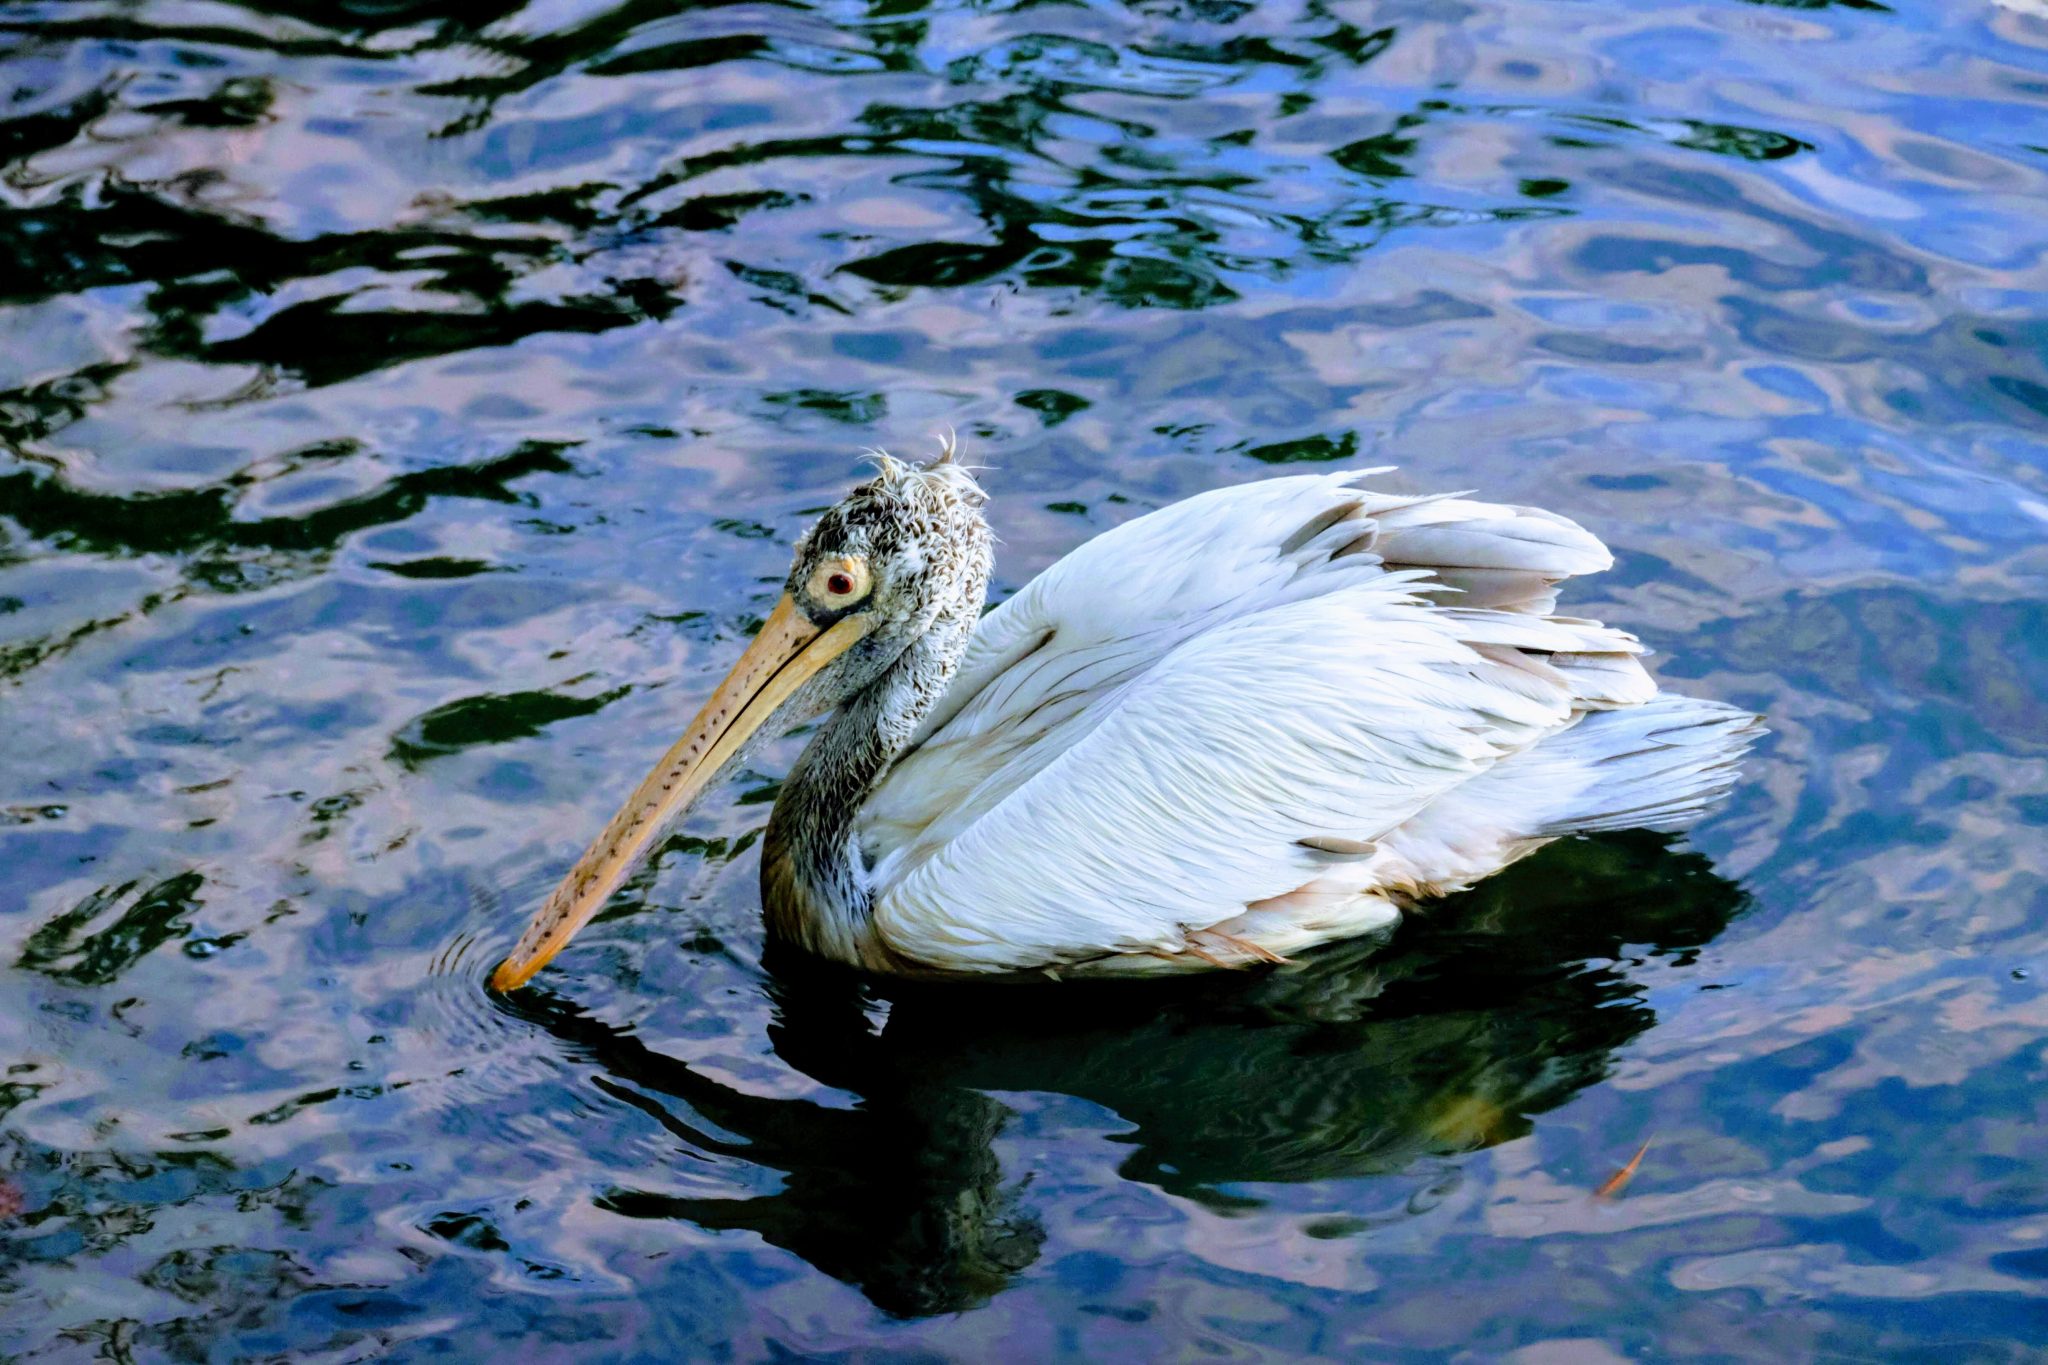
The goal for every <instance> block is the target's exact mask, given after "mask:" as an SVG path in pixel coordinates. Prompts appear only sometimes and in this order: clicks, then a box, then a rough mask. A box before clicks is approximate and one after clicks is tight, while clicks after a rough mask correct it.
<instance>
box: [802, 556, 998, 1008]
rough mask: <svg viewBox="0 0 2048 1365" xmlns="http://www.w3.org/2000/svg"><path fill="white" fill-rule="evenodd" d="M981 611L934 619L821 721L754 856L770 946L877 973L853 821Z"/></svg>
mask: <svg viewBox="0 0 2048 1365" xmlns="http://www.w3.org/2000/svg"><path fill="white" fill-rule="evenodd" d="M980 605H981V594H980V593H979V592H976V593H974V595H973V599H972V600H971V601H968V602H962V603H961V604H959V605H958V606H954V607H948V608H946V609H944V610H942V611H941V612H940V614H939V616H938V618H937V619H936V620H934V621H933V623H932V625H931V628H930V629H928V630H927V631H925V632H924V633H923V634H921V635H919V636H918V637H917V638H916V639H915V640H913V641H912V642H911V644H910V646H909V647H908V648H906V649H905V650H904V651H903V653H902V654H901V655H899V656H898V657H897V659H896V661H895V662H894V663H892V664H890V665H889V667H888V668H887V669H885V670H884V671H883V672H882V674H881V676H880V677H878V678H876V679H875V680H874V681H873V682H872V683H870V684H868V685H867V686H866V687H864V688H862V689H861V690H860V691H859V692H857V693H855V694H854V695H853V697H851V698H850V699H849V700H848V701H847V702H846V703H845V704H844V705H842V706H841V707H840V708H839V710H838V711H837V712H835V713H834V714H833V715H832V716H831V717H830V718H829V719H828V720H826V722H825V723H824V725H823V726H822V727H821V728H820V729H819V731H818V733H817V734H816V735H815V736H814V737H813V738H812V739H811V742H810V743H809V744H808V745H806V746H805V747H804V751H803V753H802V754H801V755H800V756H799V757H798V758H797V761H796V765H795V766H794V767H793V768H791V769H790V773H789V777H788V778H787V779H786V780H785V781H784V782H783V784H782V792H781V794H780V795H779V796H778V797H777V798H776V801H775V810H774V813H773V814H772V815H770V816H769V819H768V834H767V838H766V840H765V842H764V844H763V848H762V855H761V904H762V909H763V911H764V913H765V914H766V916H767V919H768V928H769V932H770V933H772V934H774V935H775V936H776V937H778V938H782V939H786V940H789V941H791V942H794V943H797V944H799V945H801V946H802V947H804V948H807V949H809V950H810V951H812V952H815V953H818V954H821V955H822V956H825V957H829V958H833V959H835V960H837V961H841V962H847V963H852V964H855V965H859V966H869V967H879V966H883V965H885V962H884V959H885V958H886V956H887V953H886V950H885V949H884V948H883V947H882V946H881V945H880V944H879V943H876V942H875V941H874V939H873V935H872V933H871V931H870V926H869V919H868V910H869V901H870V888H869V882H868V867H867V862H866V858H865V856H864V855H863V853H862V851H861V849H860V847H859V844H858V841H857V840H856V838H855V836H854V821H855V819H856V817H857V816H858V815H859V813H860V808H861V807H862V806H863V805H864V804H866V802H867V800H868V798H869V796H871V795H872V794H873V793H874V790H875V788H876V786H877V785H878V784H879V783H880V782H881V780H882V778H883V777H884V776H885V775H886V774H887V773H888V771H889V768H890V765H891V764H893V763H894V762H895V761H896V759H897V757H898V756H899V755H901V754H902V753H903V751H904V749H905V748H906V747H908V746H909V744H910V741H911V738H912V737H913V736H914V735H915V734H916V733H917V727H918V725H919V723H920V722H921V721H923V719H924V718H925V716H926V715H928V714H929V713H930V711H931V709H932V707H933V706H935V705H937V703H938V701H939V699H940V698H941V697H943V696H944V695H945V693H946V687H947V684H948V683H950V682H951V681H952V677H953V673H954V670H955V669H956V668H957V667H958V666H959V663H960V656H961V655H962V653H964V652H965V650H966V648H967V642H968V640H969V639H971V638H972V636H973V634H974V623H975V621H976V620H977V619H978V617H979V615H980Z"/></svg>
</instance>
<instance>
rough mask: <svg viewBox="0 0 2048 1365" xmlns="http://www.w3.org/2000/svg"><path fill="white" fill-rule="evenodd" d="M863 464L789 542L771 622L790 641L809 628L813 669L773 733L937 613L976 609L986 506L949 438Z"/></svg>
mask: <svg viewBox="0 0 2048 1365" xmlns="http://www.w3.org/2000/svg"><path fill="white" fill-rule="evenodd" d="M874 458H875V461H876V465H877V470H876V474H875V477H873V478H872V479H869V480H868V481H867V482H866V483H863V484H861V485H860V486H859V487H857V488H855V489H854V490H853V491H852V492H851V493H849V494H847V495H846V497H845V498H844V499H842V500H841V501H840V502H839V503H838V504H836V505H835V506H833V507H832V508H830V509H828V510H827V511H826V513H825V514H824V515H823V516H821V517H819V518H818V520H817V523H816V524H815V525H813V526H812V527H811V529H810V530H808V531H806V532H804V533H803V535H802V536H801V537H799V538H798V540H797V543H796V554H795V557H794V559H793V561H792V563H791V564H790V569H789V579H788V582H787V583H786V584H785V585H784V593H783V597H782V600H781V602H778V603H777V604H776V611H775V613H773V614H772V615H771V619H773V617H774V616H779V615H784V614H786V615H787V616H788V619H789V620H790V621H791V622H792V623H793V624H794V625H795V627H796V631H797V633H798V634H803V633H804V631H805V630H806V629H807V628H814V629H815V630H816V631H817V632H818V634H817V636H816V637H815V639H813V640H810V641H809V642H807V643H806V644H804V645H803V646H802V650H803V658H802V660H800V661H799V662H800V664H802V665H805V666H808V665H810V661H811V660H812V659H813V658H815V659H816V664H815V669H814V671H812V672H810V673H809V674H808V676H807V678H806V680H805V682H804V683H803V685H802V687H801V688H800V689H799V691H797V692H796V693H794V694H792V695H791V697H790V699H789V701H788V702H787V703H786V704H785V706H784V708H783V711H782V712H781V713H780V714H779V715H778V719H779V720H781V721H782V722H783V723H782V725H781V729H783V730H786V729H788V728H789V726H791V725H795V724H798V723H799V722H801V721H803V720H806V719H808V718H810V717H812V716H816V715H819V714H822V713H823V712H825V711H829V710H831V709H832V708H833V707H835V706H837V705H839V703H841V702H843V701H845V700H846V699H847V698H848V697H850V696H852V695H853V694H854V693H856V692H858V691H860V690H861V689H862V688H863V687H865V686H867V685H868V684H869V683H870V682H872V681H874V679H875V678H876V677H877V676H879V675H880V674H881V673H882V671H883V670H885V669H886V668H888V667H889V665H890V664H892V663H894V662H895V661H896V659H897V658H898V657H900V656H901V655H902V653H903V651H904V650H905V649H907V648H909V647H910V645H911V644H913V643H914V642H915V641H916V640H918V639H919V638H920V637H921V636H923V635H924V634H925V633H926V632H927V631H929V630H930V629H931V628H932V624H933V623H934V622H935V621H936V620H938V619H939V617H940V616H941V615H944V614H948V613H953V614H957V613H958V612H960V611H961V610H962V609H963V608H964V609H965V610H966V612H967V614H968V619H969V620H972V619H973V616H974V614H975V613H976V612H977V611H978V610H979V608H980V606H981V595H982V593H983V591H984V590H985V588H986V586H987V582H988V571H989V566H990V560H991V554H990V536H989V530H988V523H987V522H986V521H984V520H983V519H982V515H981V505H982V503H983V502H984V501H985V500H986V499H985V498H984V495H983V494H982V491H981V488H980V486H979V485H978V484H976V483H975V481H974V476H973V475H972V474H971V473H970V472H968V470H967V469H966V468H965V467H964V466H962V465H960V464H957V463H955V462H954V460H953V445H952V443H951V442H948V443H947V444H946V446H945V447H944V451H943V453H942V454H941V456H940V458H939V459H938V460H936V461H934V462H933V463H931V464H928V465H922V466H920V465H911V464H905V463H903V462H902V461H900V460H895V459H892V458H890V457H889V456H888V455H885V454H882V453H880V452H876V454H875V457H874ZM767 633H768V632H767V631H766V630H765V629H764V630H763V631H762V635H763V636H764V637H765V636H766V635H767ZM751 652H752V651H749V653H751Z"/></svg>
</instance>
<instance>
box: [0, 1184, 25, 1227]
mask: <svg viewBox="0 0 2048 1365" xmlns="http://www.w3.org/2000/svg"><path fill="white" fill-rule="evenodd" d="M27 1207H28V1199H27V1198H26V1197H25V1196H24V1195H23V1194H22V1192H21V1190H20V1188H19V1187H18V1186H16V1185H15V1184H14V1182H13V1181H11V1180H0V1218H12V1217H14V1216H15V1215H16V1214H18V1213H20V1212H22V1211H23V1210H24V1209H26V1208H27Z"/></svg>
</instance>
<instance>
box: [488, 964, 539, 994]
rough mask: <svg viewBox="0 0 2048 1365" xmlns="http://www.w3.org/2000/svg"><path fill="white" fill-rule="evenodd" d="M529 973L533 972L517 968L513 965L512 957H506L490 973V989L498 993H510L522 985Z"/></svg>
mask: <svg viewBox="0 0 2048 1365" xmlns="http://www.w3.org/2000/svg"><path fill="white" fill-rule="evenodd" d="M531 975H533V973H531V972H523V971H521V970H519V968H518V967H517V966H516V965H514V963H513V961H512V959H511V958H509V957H508V958H506V959H505V960H504V961H503V962H500V963H499V964H498V969H497V970H496V971H494V972H492V973H491V989H492V990H493V991H495V992H497V993H498V994H499V995H510V994H511V993H512V992H513V991H516V990H518V989H519V988H520V987H521V986H524V985H525V984H526V980H527V978H528V977H529V976H531Z"/></svg>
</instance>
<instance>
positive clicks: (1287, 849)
mask: <svg viewBox="0 0 2048 1365" xmlns="http://www.w3.org/2000/svg"><path fill="white" fill-rule="evenodd" d="M1380 472H1383V471H1378V470H1374V471H1370V473H1380ZM1362 477H1365V476H1362V475H1356V474H1345V475H1336V476H1309V477H1298V478H1283V479H1273V480H1268V481H1265V482H1261V483H1254V484H1248V485H1244V486H1241V487H1238V488H1229V489H1221V490H1217V491H1215V492H1212V493H1208V494H1204V495H1202V496H1199V497H1196V498H1191V499H1188V500H1187V501H1185V502H1182V503H1177V504H1175V505H1173V506H1170V507H1167V508H1164V509H1162V510H1160V511H1158V512H1154V513H1152V514H1150V515H1148V516H1145V517H1141V518H1138V519H1136V520H1134V521H1132V522H1129V523H1126V524H1125V525H1123V526H1121V527H1118V528H1116V529H1115V530H1113V531H1110V532H1108V533H1106V534H1104V535H1102V536H1100V537H1098V538H1097V539H1095V540H1093V541H1091V542H1089V543H1088V544H1086V545H1084V546H1082V547H1081V548H1080V549H1078V550H1076V551H1075V552H1074V553H1073V554H1071V555H1069V556H1067V557H1066V558H1065V559H1063V560H1061V561H1060V562H1059V563H1057V564H1055V565H1053V566H1052V567H1051V568H1050V569H1048V570H1046V572H1045V573H1043V574H1041V575H1040V576H1039V577H1038V578H1037V579H1035V580H1033V581H1032V582H1031V583H1030V584H1029V585H1027V586H1026V587H1025V588H1024V589H1023V590H1022V591H1020V592H1019V593H1018V594H1017V595H1016V596H1014V597H1013V598H1011V599H1010V600H1009V601H1008V602H1005V603H1004V604H1003V605H1002V606H1000V607H998V608H997V609H996V610H994V611H993V612H991V613H990V614H989V615H988V616H987V617H986V618H985V619H984V621H983V622H982V623H981V626H980V628H979V629H978V631H977V633H976V636H975V640H974V643H973V645H972V646H971V647H970V648H969V650H968V653H967V655H966V657H965V659H964V660H963V662H962V665H961V668H960V671H959V673H958V675H957V676H956V679H955V682H954V684H953V686H952V688H951V689H950V690H949V692H948V694H947V696H946V698H945V699H944V701H943V702H942V703H941V704H940V705H939V707H938V708H937V710H936V711H935V713H934V714H933V715H932V716H931V717H929V718H928V720H927V721H926V723H925V725H924V727H923V729H922V731H921V732H920V737H919V740H918V742H917V743H916V744H915V745H914V746H913V748H912V749H911V750H910V751H909V752H908V753H906V754H905V756H904V757H903V758H902V759H901V760H900V761H899V762H898V763H897V764H896V766H895V767H894V768H893V769H892V770H891V771H890V773H889V774H888V775H887V776H886V777H885V779H884V780H883V782H882V784H881V786H880V787H879V789H878V790H877V791H876V793H875V794H874V796H873V798H872V799H871V800H870V802H869V804H868V806H867V808H866V809H865V811H864V812H863V814H862V818H861V822H860V825H859V827H858V837H859V839H860V841H861V844H862V846H863V849H864V851H865V853H866V855H867V857H868V858H869V859H870V860H871V863H872V879H873V890H874V899H873V920H874V930H875V932H876V933H877V934H879V935H880V936H881V937H882V938H883V939H884V940H885V941H886V943H887V944H888V947H889V949H890V950H891V951H892V952H893V953H895V954H896V955H898V956H900V957H902V958H905V959H907V960H909V961H912V962H915V963H920V964H925V965H930V966H935V967H942V968H950V969H956V970H958V969H969V970H974V969H979V970H993V969H1005V968H1019V967H1038V966H1055V965H1063V966H1067V967H1069V968H1076V969H1081V970H1089V971H1117V972H1121V971H1147V970H1159V969H1168V968H1173V967H1184V966H1201V965H1207V964H1208V963H1209V962H1213V961H1217V960H1231V959H1233V958H1235V959H1237V960H1247V959H1249V958H1251V957H1255V956H1261V955H1267V954H1271V953H1288V952H1294V951H1298V950H1300V949H1301V948H1304V947H1307V946H1311V945H1313V944H1314V943H1317V942H1322V941H1325V940H1327V939H1331V938H1337V937H1344V936H1347V935H1350V934H1355V933H1358V932H1363V931H1365V930H1367V929H1370V928H1373V927H1376V926H1379V925H1384V924H1386V923H1388V922H1390V921H1391V920H1392V919H1393V918H1394V917H1395V915H1396V905H1397V904H1400V903H1405V901H1406V900H1407V899H1408V898H1412V897H1415V896H1418V895H1424V894H1431V893H1435V892H1439V891H1443V890H1449V889H1452V888H1455V887H1458V886H1462V885H1465V884H1468V883H1469V882H1471V881H1473V880H1476V879H1477V878H1479V877H1481V876H1484V875H1486V874H1487V873H1489V872H1492V871H1494V870H1495V869H1497V868H1498V867H1500V866H1502V865H1504V864H1505V862H1507V861H1511V860H1512V859H1513V858H1515V857H1518V856H1521V854H1523V853H1526V852H1528V851H1529V850H1531V849H1533V848H1535V847H1538V846H1540V845H1541V844H1542V843H1543V842H1545V841H1547V840H1549V839H1551V838H1555V837H1558V836H1559V835H1560V834H1564V833H1569V832H1572V831H1574V830H1578V829H1594V828H1609V827H1616V826H1617V825H1654V826H1657V827H1664V828H1669V827H1675V826H1679V825H1682V824H1684V823H1688V822H1689V821H1690V820H1691V819H1693V818H1696V817H1697V815H1698V814H1699V813H1700V812H1701V811H1703V810H1704V809H1705V808H1706V807H1707V805H1708V804H1710V802H1711V801H1712V799H1713V798H1714V797H1715V796H1717V795H1718V794H1719V793H1720V792H1721V791H1723V790H1725V789H1726V787H1727V785H1728V784H1729V783H1730V782H1731V781H1732V780H1733V777H1734V764H1735V761H1736V759H1737V758H1739V757H1740V755H1741V753H1742V752H1743V750H1744V749H1745V748H1746V747H1747V745H1748V743H1749V741H1750V739H1751V738H1752V737H1753V735H1754V734H1755V732H1756V731H1755V718H1754V717H1751V716H1748V715H1746V714H1745V713H1740V712H1736V711H1733V710H1732V709H1730V708H1727V707H1723V706H1720V705H1718V704H1716V703H1711V702H1701V701H1695V700H1693V699H1690V698H1683V697H1674V696H1663V697H1660V696H1659V695H1658V692H1657V688H1656V684H1655V683H1654V682H1653V681H1652V680H1651V679H1650V677H1649V675H1648V674H1647V673H1646V672H1645V671H1644V670H1643V668H1642V666H1641V664H1640V662H1638V656H1639V655H1640V654H1641V653H1642V647H1641V645H1640V644H1638V643H1637V641H1636V640H1635V639H1634V637H1633V636H1630V635H1628V634H1626V633H1625V632H1622V631H1619V630H1614V629H1610V628H1608V627H1606V626H1603V625H1600V624H1599V623H1597V622H1591V621H1583V620H1578V619H1574V618H1569V617H1559V616H1555V615H1553V614H1552V613H1553V611H1554V609H1555V605H1556V591H1557V585H1558V583H1559V582H1560V581H1562V580H1563V579H1565V578H1568V577H1571V576H1573V575H1576V574H1582V573H1589V572H1594V571H1597V570H1600V569H1604V568H1606V567H1608V566H1609V564H1611V563H1612V558H1611V556H1610V555H1609V554H1608V552H1607V550H1606V548H1605V547H1604V546H1602V545H1601V544H1600V542H1599V541H1598V540H1597V539H1595V538H1594V537H1593V536H1592V535H1590V534H1589V533H1588V532H1586V531H1585V530H1583V529H1582V528H1580V527H1579V526H1577V525H1576V524H1574V523H1572V522H1570V521H1568V520H1566V519H1565V518H1563V517H1559V516H1556V515H1555V514H1553V513H1549V512H1545V511H1542V510H1539V509H1533V508H1522V507H1508V506H1502V505H1498V504H1491V503H1484V502H1476V501H1470V500H1467V499H1465V498H1463V497H1461V496H1456V495H1446V496H1435V497H1408V496H1401V495H1394V494H1388V493H1383V492H1377V491H1373V490H1369V489H1365V488H1362V487H1360V486H1359V484H1358V480H1359V479H1360V478H1362ZM1625 717H1626V719H1624V718H1625Z"/></svg>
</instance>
